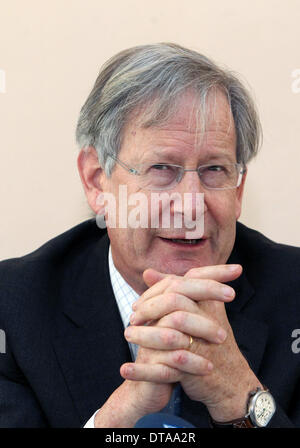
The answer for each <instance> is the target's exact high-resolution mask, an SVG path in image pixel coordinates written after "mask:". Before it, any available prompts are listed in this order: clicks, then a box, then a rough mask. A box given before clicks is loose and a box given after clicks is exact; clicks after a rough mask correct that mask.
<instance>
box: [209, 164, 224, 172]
mask: <svg viewBox="0 0 300 448" xmlns="http://www.w3.org/2000/svg"><path fill="white" fill-rule="evenodd" d="M207 169H208V170H209V171H216V172H220V171H226V168H225V166H223V165H210V166H208V167H207Z"/></svg>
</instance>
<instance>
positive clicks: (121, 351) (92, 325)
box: [53, 236, 131, 424]
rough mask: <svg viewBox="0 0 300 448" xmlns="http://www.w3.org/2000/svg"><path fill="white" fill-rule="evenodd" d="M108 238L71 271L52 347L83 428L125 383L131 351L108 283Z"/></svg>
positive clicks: (90, 249) (65, 286) (94, 247)
mask: <svg viewBox="0 0 300 448" xmlns="http://www.w3.org/2000/svg"><path fill="white" fill-rule="evenodd" d="M108 246H109V240H108V237H107V236H104V237H103V238H101V240H100V241H98V242H96V243H94V246H93V247H90V248H89V251H87V253H86V254H83V256H82V258H81V259H80V260H79V262H78V260H77V262H76V265H75V264H74V267H72V268H71V269H70V273H69V278H68V281H66V283H65V285H64V286H63V289H62V290H63V291H64V290H65V292H63V293H62V295H63V298H62V300H63V313H61V312H60V313H59V315H58V316H57V322H56V330H55V334H54V337H53V345H54V349H55V352H56V356H57V359H58V363H59V365H60V368H61V369H62V371H63V374H64V378H65V381H66V385H67V388H68V390H69V393H70V396H71V399H72V401H73V403H74V407H75V409H76V411H77V413H78V414H79V417H80V421H81V423H82V424H85V422H86V421H87V420H88V419H89V418H90V417H91V415H92V414H93V413H94V412H95V411H96V410H97V409H99V408H100V407H101V406H102V405H103V404H104V402H105V401H106V399H107V398H108V397H109V396H110V395H111V393H112V392H113V391H114V390H115V389H116V388H117V387H118V386H119V385H120V384H121V383H122V381H123V379H122V378H121V376H120V374H119V370H120V366H121V365H122V364H123V363H124V362H126V361H129V360H130V359H131V358H130V352H129V348H128V344H127V342H126V341H125V339H124V334H123V333H124V329H123V324H122V321H121V317H120V314H119V310H118V307H117V304H116V301H115V299H114V295H113V291H112V288H111V284H110V280H109V270H108Z"/></svg>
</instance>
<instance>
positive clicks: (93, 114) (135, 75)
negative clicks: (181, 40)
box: [76, 43, 262, 175]
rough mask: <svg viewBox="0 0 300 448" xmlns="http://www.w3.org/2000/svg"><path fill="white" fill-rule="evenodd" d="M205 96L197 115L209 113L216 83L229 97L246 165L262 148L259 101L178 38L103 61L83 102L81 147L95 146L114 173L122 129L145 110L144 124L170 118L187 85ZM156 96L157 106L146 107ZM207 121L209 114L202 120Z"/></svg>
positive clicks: (102, 162)
mask: <svg viewBox="0 0 300 448" xmlns="http://www.w3.org/2000/svg"><path fill="white" fill-rule="evenodd" d="M191 89H192V91H193V93H195V95H196V98H198V99H199V104H198V105H197V110H196V112H197V115H198V114H199V116H200V115H201V116H202V117H203V116H204V117H205V116H206V109H205V108H206V99H207V96H208V93H209V92H211V91H212V90H214V89H221V90H222V91H223V92H224V93H225V95H226V96H227V98H228V103H229V106H230V108H231V112H232V115H233V119H234V124H235V129H236V135H237V148H236V157H237V161H238V162H241V163H243V164H244V165H246V164H247V163H248V162H249V160H250V159H251V158H252V157H254V156H255V155H256V153H257V151H258V148H259V145H260V139H261V135H262V133H261V125H260V121H259V118H258V114H257V112H256V108H255V105H254V102H253V100H252V98H251V96H250V94H249V93H248V91H247V89H246V88H245V87H244V86H243V84H242V83H241V81H240V80H239V79H238V78H237V76H236V75H235V74H233V73H232V72H231V71H228V70H226V69H222V68H220V67H219V66H217V65H216V64H215V63H214V62H213V61H212V60H210V59H208V58H207V57H205V56H203V55H201V54H199V53H197V52H196V51H193V50H189V49H187V48H184V47H181V46H179V45H176V44H173V43H158V44H153V45H143V46H137V47H133V48H130V49H128V50H124V51H121V52H120V53H118V54H117V55H116V56H114V57H112V58H111V59H110V60H109V61H107V62H106V64H105V65H104V66H103V67H102V70H101V71H100V73H99V75H98V78H97V80H96V82H95V85H94V87H93V89H92V91H91V93H90V95H89V96H88V98H87V100H86V102H85V104H84V105H83V107H82V109H81V112H80V116H79V120H78V124H77V129H76V140H77V143H78V145H79V146H80V148H87V147H89V146H93V147H94V148H95V149H96V151H97V154H98V158H99V163H100V165H101V166H102V167H104V168H105V170H106V174H107V175H110V174H111V170H112V168H113V166H114V163H115V162H114V160H112V159H111V158H110V157H107V156H108V154H112V155H114V156H117V155H118V152H119V150H120V148H121V144H122V131H123V129H124V126H125V125H126V123H127V122H128V120H129V119H130V118H132V114H134V113H136V112H137V111H139V112H140V113H139V120H140V124H141V125H142V126H144V127H150V126H159V125H161V124H163V123H165V122H166V121H167V120H168V119H169V118H170V116H171V114H172V113H173V112H174V111H175V110H176V104H177V102H178V100H179V99H180V97H181V96H182V94H184V93H185V92H186V91H187V90H191ZM149 102H151V107H149V108H147V107H143V106H145V105H147V103H149ZM202 126H205V119H204V121H203V120H202Z"/></svg>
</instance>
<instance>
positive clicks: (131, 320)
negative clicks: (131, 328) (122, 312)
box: [130, 313, 135, 324]
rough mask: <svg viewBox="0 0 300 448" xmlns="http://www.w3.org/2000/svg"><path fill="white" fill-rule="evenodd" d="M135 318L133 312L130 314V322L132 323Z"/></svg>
mask: <svg viewBox="0 0 300 448" xmlns="http://www.w3.org/2000/svg"><path fill="white" fill-rule="evenodd" d="M134 319H135V313H132V314H131V316H130V323H131V324H133V323H134Z"/></svg>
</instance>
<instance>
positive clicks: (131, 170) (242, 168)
mask: <svg viewBox="0 0 300 448" xmlns="http://www.w3.org/2000/svg"><path fill="white" fill-rule="evenodd" d="M108 156H109V157H110V158H112V159H113V160H114V161H115V162H117V163H118V164H119V165H120V166H121V167H122V168H124V169H125V170H126V171H127V172H129V173H130V174H134V175H135V176H142V175H143V174H142V173H140V172H139V171H138V170H137V169H136V168H132V167H130V166H129V165H127V164H126V163H125V162H122V160H120V159H119V158H118V157H116V156H113V155H112V154H108ZM153 165H166V166H173V167H176V168H181V171H180V173H181V176H180V177H179V180H176V183H174V186H175V185H178V184H179V183H180V182H181V181H182V179H183V176H184V174H185V173H186V172H193V171H194V172H197V173H198V177H199V180H200V182H201V185H202V186H203V187H204V188H205V189H207V190H233V189H235V188H238V187H239V186H240V185H241V182H242V178H243V175H244V174H245V173H246V171H247V168H246V167H245V165H244V164H243V163H224V164H223V165H234V166H235V167H236V168H239V167H240V170H239V172H238V175H239V177H238V180H237V185H236V186H235V187H225V188H221V187H207V186H206V185H205V184H203V182H202V180H201V177H200V172H199V169H200V168H204V167H207V166H214V165H217V164H210V163H209V164H205V165H199V166H198V167H197V168H196V169H191V168H184V167H183V166H181V165H176V164H173V163H154V164H153ZM150 166H151V165H150ZM172 188H173V187H164V188H157V189H155V190H157V191H159V190H171V189H172ZM146 189H147V188H146ZM149 190H154V189H152V188H149Z"/></svg>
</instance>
